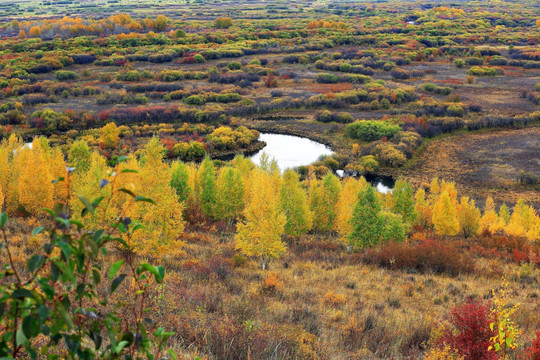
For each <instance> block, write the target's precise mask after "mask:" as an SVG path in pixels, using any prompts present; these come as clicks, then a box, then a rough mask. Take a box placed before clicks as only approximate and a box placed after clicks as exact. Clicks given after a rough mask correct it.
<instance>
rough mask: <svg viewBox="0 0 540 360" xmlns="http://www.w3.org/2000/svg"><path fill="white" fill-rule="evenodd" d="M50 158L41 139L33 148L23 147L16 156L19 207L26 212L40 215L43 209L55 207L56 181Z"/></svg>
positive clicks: (34, 142)
mask: <svg viewBox="0 0 540 360" xmlns="http://www.w3.org/2000/svg"><path fill="white" fill-rule="evenodd" d="M48 160H49V159H48V156H47V154H46V150H45V149H44V148H43V146H42V144H41V143H40V141H39V139H35V140H34V141H33V142H32V147H31V148H30V147H28V146H25V147H21V148H19V149H18V150H17V153H16V155H15V156H14V167H16V168H17V169H18V170H17V173H18V178H17V192H18V201H19V207H20V209H21V210H23V211H24V212H27V213H29V214H32V215H38V214H40V213H41V212H42V209H43V208H47V209H50V208H52V207H53V205H54V198H53V197H54V185H53V183H52V180H54V178H53V175H52V174H51V171H50V169H49V164H48Z"/></svg>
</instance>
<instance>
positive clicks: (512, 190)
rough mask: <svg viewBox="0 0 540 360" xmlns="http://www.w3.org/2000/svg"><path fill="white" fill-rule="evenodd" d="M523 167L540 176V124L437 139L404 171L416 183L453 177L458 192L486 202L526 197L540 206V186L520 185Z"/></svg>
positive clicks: (528, 200)
mask: <svg viewBox="0 0 540 360" xmlns="http://www.w3.org/2000/svg"><path fill="white" fill-rule="evenodd" d="M520 170H523V171H526V172H532V173H534V174H536V175H540V127H531V128H526V129H517V130H502V131H495V132H485V133H472V134H456V135H452V136H448V137H445V138H443V139H438V140H434V141H433V142H432V143H430V144H429V145H428V146H427V147H426V149H425V150H424V151H423V152H422V153H421V155H419V157H418V158H417V159H416V162H415V164H414V165H413V166H412V167H411V168H410V169H408V170H407V171H406V172H405V176H406V177H407V178H408V179H409V180H410V181H412V182H413V183H414V184H416V185H420V184H421V183H423V182H429V180H430V179H431V178H433V177H435V176H438V177H439V178H441V179H445V180H447V181H448V180H450V181H454V182H455V183H456V187H457V188H458V191H459V193H460V194H464V195H467V196H470V197H472V198H474V199H476V200H477V202H478V203H479V204H483V202H484V201H485V198H486V197H487V196H492V197H493V198H494V200H495V201H496V202H498V203H502V202H506V203H508V204H512V205H513V204H515V202H516V201H517V200H518V199H519V198H523V199H525V200H526V201H527V202H528V203H529V204H531V205H533V206H534V207H535V208H536V209H540V191H539V190H538V188H534V187H531V186H522V185H520V184H518V183H517V181H516V178H517V175H518V173H519V171H520Z"/></svg>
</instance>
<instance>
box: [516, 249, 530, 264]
mask: <svg viewBox="0 0 540 360" xmlns="http://www.w3.org/2000/svg"><path fill="white" fill-rule="evenodd" d="M528 259H529V255H528V254H527V253H526V252H525V251H521V250H518V249H514V251H513V252H512V260H514V262H517V263H520V262H526V261H527V260H528Z"/></svg>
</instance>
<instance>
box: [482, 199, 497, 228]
mask: <svg viewBox="0 0 540 360" xmlns="http://www.w3.org/2000/svg"><path fill="white" fill-rule="evenodd" d="M499 229H501V222H500V220H499V216H498V215H497V212H496V211H495V203H494V202H493V198H491V196H488V198H487V199H486V205H485V206H484V214H482V217H481V218H480V229H479V231H480V233H482V232H483V231H485V230H489V231H490V232H492V233H495V232H497V231H498V230H499Z"/></svg>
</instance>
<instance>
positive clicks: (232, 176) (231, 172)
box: [216, 166, 245, 225]
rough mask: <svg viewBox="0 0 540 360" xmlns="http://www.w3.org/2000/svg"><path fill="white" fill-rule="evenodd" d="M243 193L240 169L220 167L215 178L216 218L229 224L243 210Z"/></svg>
mask: <svg viewBox="0 0 540 360" xmlns="http://www.w3.org/2000/svg"><path fill="white" fill-rule="evenodd" d="M244 194H245V189H244V181H243V180H242V175H241V174H240V170H238V169H235V168H233V167H230V166H227V167H224V168H222V169H221V170H220V172H219V176H218V180H217V195H216V205H217V208H216V218H218V219H220V220H224V221H226V222H227V223H229V224H230V225H231V224H232V223H233V221H235V220H236V219H237V218H238V217H239V216H240V215H241V214H242V211H243V210H244Z"/></svg>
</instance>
